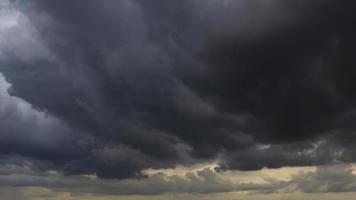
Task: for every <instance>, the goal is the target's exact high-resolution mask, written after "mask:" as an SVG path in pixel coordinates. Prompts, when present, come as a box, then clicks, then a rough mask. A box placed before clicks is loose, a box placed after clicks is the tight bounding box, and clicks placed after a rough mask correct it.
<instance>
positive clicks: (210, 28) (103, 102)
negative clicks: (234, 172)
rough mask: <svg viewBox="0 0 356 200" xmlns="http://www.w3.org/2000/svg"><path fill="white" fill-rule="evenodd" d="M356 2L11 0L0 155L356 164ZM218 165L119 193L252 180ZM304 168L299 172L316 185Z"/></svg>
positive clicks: (65, 161) (146, 163)
mask: <svg viewBox="0 0 356 200" xmlns="http://www.w3.org/2000/svg"><path fill="white" fill-rule="evenodd" d="M355 6H356V5H355V3H353V2H351V1H344V2H334V1H329V0H327V1H321V0H320V1H319V0H317V1H313V2H310V1H307V0H302V1H298V2H284V1H282V0H272V1H248V0H238V1H229V0H226V1H218V0H209V1H188V0H179V1H178V0H169V1H164V2H162V1H160V2H158V1H155V0H145V1H143V0H142V1H129V0H122V1H116V0H107V1H105V2H101V1H100V2H99V1H96V0H86V1H81V0H77V1H48V0H36V1H34V0H33V1H27V2H23V1H12V2H11V3H10V2H8V1H6V0H1V1H0V16H1V18H0V72H1V74H2V76H1V77H0V102H1V104H0V119H1V120H0V158H1V159H0V161H1V162H3V163H8V162H10V161H11V162H15V163H17V162H19V163H23V162H24V160H31V163H32V165H34V167H35V168H36V169H37V170H39V171H41V170H42V171H45V170H54V171H56V172H58V173H60V174H61V175H69V176H79V175H83V174H96V175H97V176H98V177H99V178H107V179H112V178H119V179H125V178H142V177H144V176H145V174H143V173H142V170H144V169H148V168H153V169H158V168H173V167H175V166H176V165H192V164H194V163H199V162H206V161H212V160H214V161H217V162H219V165H220V168H221V169H220V170H222V171H224V170H228V169H238V170H258V169H261V168H263V167H269V168H279V167H283V166H311V165H326V164H335V163H351V162H355V161H356V154H355V152H356V149H355V145H354V144H355V142H356V141H355V133H354V131H355V125H354V124H355V123H354V120H355V117H356V110H355V108H356V107H355V100H356V99H355V98H356V93H355V91H356V88H355V87H356V83H355V79H354V77H355V75H356V70H355V69H354V66H355V64H356V60H355V55H354V54H355V53H354V52H356V49H355V48H356V40H355V35H356V34H355V32H356V30H354V28H353V23H354V20H355V19H356V15H355V12H354V9H353V8H354V7H355ZM18 159H20V161H19V160H18ZM19 163H17V164H18V165H22V164H19ZM210 173H212V174H210ZM323 173H324V171H323V170H321V171H318V172H317V173H315V174H311V175H310V176H312V178H314V179H316V180H317V181H316V182H318V181H321V182H322V181H323V180H320V179H321V178H323V177H328V176H327V175H325V176H324V174H323ZM340 173H341V174H338V175H337V176H341V177H342V178H345V179H347V178H350V179H348V180H347V181H348V182H347V183H349V184H344V185H342V184H341V183H340V182H337V181H336V180H335V182H333V183H332V182H330V184H328V185H327V186H323V187H325V188H327V189H326V190H325V191H338V190H340V191H354V190H355V180H354V177H353V175H352V174H351V173H349V171H347V170H342V171H341V172H340ZM342 173H345V174H342ZM15 174H16V173H15ZM210 175H211V176H213V177H210ZM215 175H216V174H215V171H214V172H213V171H202V172H201V177H199V175H192V177H188V179H189V180H188V182H187V180H186V179H180V178H176V179H175V178H172V177H171V179H174V181H175V182H174V183H171V182H169V181H168V182H167V180H166V179H164V178H162V177H160V176H156V177H153V178H152V177H150V178H149V179H147V180H145V179H144V180H136V182H135V181H132V182H128V183H126V182H124V183H121V182H120V183H118V184H119V185H120V184H122V185H120V187H122V188H125V187H126V188H131V187H133V186H132V185H130V184H134V185H135V184H138V185H135V187H136V188H145V187H146V185H151V184H153V185H157V189H152V190H149V191H147V190H145V189H139V190H138V191H131V189H127V190H126V191H125V190H124V189H123V191H124V192H122V193H123V194H126V193H134V192H140V191H143V193H148V194H149V193H159V192H160V191H179V192H196V191H203V192H204V191H215V192H223V191H234V190H239V188H240V187H242V186H241V185H239V184H238V185H234V184H230V183H225V182H224V181H222V182H220V180H219V179H216V178H215ZM31 176H32V175H31ZM48 176H49V175H48ZM53 176H55V175H52V176H49V177H48V179H51V178H53ZM196 176H198V177H196ZM0 177H1V176H0ZM45 177H47V175H46V176H45ZM2 178H3V177H2ZM5 178H6V177H5ZM8 178H9V177H8ZM11 178H13V177H10V178H9V180H8V181H9V182H8V184H9V185H11V184H15V185H16V184H21V183H13V182H11V181H12V180H10V179H11ZM25 178H26V177H25ZM28 178H29V179H30V180H31V181H32V180H37V178H34V179H32V178H31V177H28ZM61 178H62V177H61ZM78 179H79V178H78ZM314 179H313V180H310V184H312V183H313V181H314ZM304 180H309V179H308V178H307V177H306V176H302V177H295V180H294V181H295V182H293V183H294V184H295V185H298V188H300V190H302V191H306V192H308V189H304V188H303V186H305V185H307V184H305V183H304V182H303V181H304ZM38 181H39V182H41V183H38V184H39V185H41V184H52V183H50V182H45V183H43V181H44V180H43V179H41V178H39V179H38ZM46 181H53V180H46ZM77 181H78V183H77ZM81 181H83V182H84V183H86V180H82V179H81V178H80V181H79V180H77V178H75V179H74V180H70V181H69V182H70V184H74V186H73V188H76V187H79V186H78V185H80V182H81ZM195 181H203V182H195ZM204 181H205V182H204ZM214 181H218V182H219V185H214V184H217V183H216V182H214ZM0 182H2V181H0ZM99 182H100V181H99ZM24 183H26V182H24ZM197 183H199V184H197ZM338 183H340V185H335V184H338ZM53 184H54V185H55V186H53V187H55V188H60V186H57V185H56V184H57V182H55V183H53ZM61 184H62V183H61ZM70 184H67V185H66V184H64V186H63V187H65V188H72V185H70ZM90 184H92V183H90ZM125 184H126V185H125ZM200 184H201V185H202V186H199V185H200ZM275 184H277V185H278V187H279V185H280V184H281V185H282V186H283V187H285V186H286V185H288V186H290V184H291V183H289V182H288V183H284V182H278V183H275ZM315 184H316V185H318V183H315ZM25 185H26V184H25ZM30 185H36V183H33V182H30V183H29V184H28V185H26V186H30ZM104 185H105V184H104ZM86 186H87V187H88V188H90V187H91V185H86ZM282 186H281V187H282ZM93 187H96V186H95V185H94V186H93ZM160 187H162V188H160ZM200 187H201V188H200ZM243 187H249V186H246V185H245V186H243ZM250 187H253V186H250ZM256 187H257V186H256ZM266 187H267V188H266V190H268V189H269V188H268V187H269V185H267V186H266ZM274 187H275V185H273V188H272V190H274V189H275V188H274ZM278 187H277V188H278ZM329 187H330V188H329ZM344 187H347V188H346V189H345V188H344ZM79 188H81V187H79ZM308 188H309V189H310V188H321V189H320V191H321V192H322V191H324V190H323V188H322V187H321V186H320V187H308ZM335 188H336V189H335ZM278 189H281V188H278ZM102 190H103V192H107V190H109V189H108V188H103V189H102Z"/></svg>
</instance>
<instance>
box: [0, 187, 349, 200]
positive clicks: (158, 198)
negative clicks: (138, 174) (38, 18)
mask: <svg viewBox="0 0 356 200" xmlns="http://www.w3.org/2000/svg"><path fill="white" fill-rule="evenodd" d="M8 190H9V191H10V190H11V189H8ZM0 191H1V190H0ZM14 192H16V193H17V195H18V196H15V198H18V199H10V198H14V196H12V197H11V194H10V193H9V194H8V198H9V199H6V198H7V196H6V194H5V199H2V198H1V199H2V200H352V199H354V198H355V196H356V192H348V193H346V192H345V193H311V194H308V193H278V194H256V195H246V194H239V193H234V192H229V193H216V194H164V195H93V194H70V193H66V192H53V191H50V190H48V189H45V188H17V189H16V190H14ZM2 195H3V194H2ZM3 197H4V196H3Z"/></svg>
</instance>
